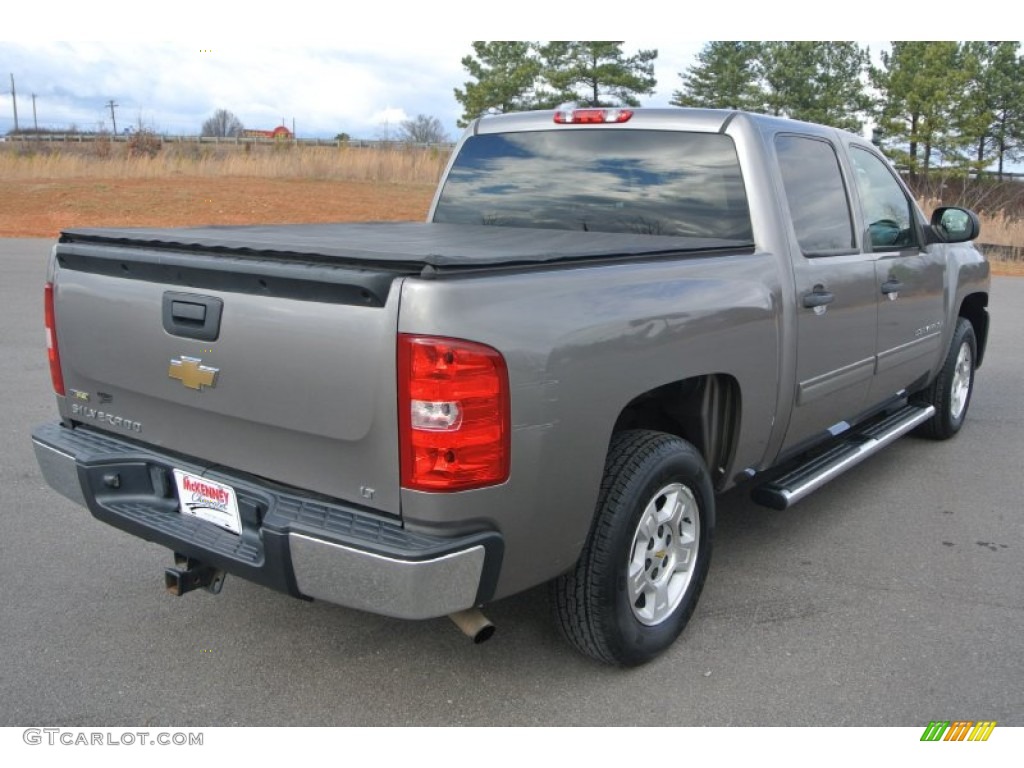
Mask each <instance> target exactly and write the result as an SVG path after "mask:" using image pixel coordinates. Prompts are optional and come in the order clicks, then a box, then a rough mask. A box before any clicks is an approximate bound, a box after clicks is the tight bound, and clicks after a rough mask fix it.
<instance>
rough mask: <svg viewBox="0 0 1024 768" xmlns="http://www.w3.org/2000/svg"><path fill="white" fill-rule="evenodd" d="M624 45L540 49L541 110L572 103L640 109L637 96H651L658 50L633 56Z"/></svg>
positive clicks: (561, 44)
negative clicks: (543, 89) (623, 49)
mask: <svg viewBox="0 0 1024 768" xmlns="http://www.w3.org/2000/svg"><path fill="white" fill-rule="evenodd" d="M622 43H623V41H621V40H617V41H604V40H562V41H552V42H549V43H548V44H547V45H544V46H542V47H541V48H540V57H541V60H542V61H543V77H544V80H545V81H546V83H547V86H548V88H549V90H548V91H546V92H544V93H543V95H542V98H541V104H542V105H543V106H548V107H552V106H556V105H557V104H559V103H561V102H565V101H575V102H578V103H579V104H581V105H586V106H592V107H615V106H631V107H638V106H640V99H639V96H642V95H650V94H652V93H654V86H655V85H656V84H657V81H656V80H655V78H654V60H655V59H656V58H657V57H658V52H657V50H641V51H638V52H637V53H636V54H634V55H633V56H626V55H625V54H624V53H623V51H622Z"/></svg>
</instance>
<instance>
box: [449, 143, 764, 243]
mask: <svg viewBox="0 0 1024 768" xmlns="http://www.w3.org/2000/svg"><path fill="white" fill-rule="evenodd" d="M434 221H436V222H446V223H454V224H486V225H493V226H504V227H539V228H542V229H572V230H583V231H592V232H619V233H633V234H648V235H673V236H693V237H715V238H723V239H728V240H738V241H742V242H744V243H749V242H751V241H752V240H753V234H752V232H751V227H750V212H749V209H748V206H747V196H746V192H745V190H744V188H743V179H742V177H741V175H740V169H739V162H738V160H737V158H736V149H735V147H734V146H733V143H732V139H730V138H729V137H728V136H723V135H721V134H703V133H682V132H668V131H642V130H608V129H595V130H587V129H582V130H580V129H577V130H552V131H535V132H529V133H509V134H485V135H480V136H473V137H471V138H470V139H468V140H467V141H466V143H465V144H463V146H462V150H461V151H460V152H459V155H458V157H457V158H456V161H455V165H454V166H453V167H452V170H451V172H450V173H449V175H448V179H447V181H446V183H445V186H444V190H443V191H442V193H441V197H440V199H439V201H438V204H437V208H436V210H435V212H434Z"/></svg>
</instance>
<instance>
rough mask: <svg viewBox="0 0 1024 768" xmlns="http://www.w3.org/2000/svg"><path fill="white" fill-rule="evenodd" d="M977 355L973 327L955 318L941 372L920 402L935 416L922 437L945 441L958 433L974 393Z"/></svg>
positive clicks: (968, 322) (927, 423)
mask: <svg viewBox="0 0 1024 768" xmlns="http://www.w3.org/2000/svg"><path fill="white" fill-rule="evenodd" d="M977 353H978V342H977V340H976V339H975V336H974V326H972V325H971V323H970V321H969V320H967V319H966V318H963V317H960V318H957V323H956V328H955V329H954V330H953V340H952V342H951V343H950V346H949V352H948V353H947V354H946V360H945V361H944V363H943V365H942V370H940V371H939V375H938V376H936V378H935V381H934V382H932V385H931V386H930V387H928V388H927V389H926V390H924V392H923V393H922V397H921V398H920V400H921V401H922V402H925V403H927V404H929V405H934V406H935V415H934V416H932V418H931V419H930V420H929V421H927V422H925V423H924V424H922V425H921V427H920V430H919V432H920V434H921V435H923V436H925V437H931V438H934V439H936V440H946V439H948V438H950V437H952V436H953V435H955V434H956V433H957V432H959V431H960V427H961V426H963V423H964V419H965V418H966V417H967V407H968V406H969V405H970V403H971V393H972V392H973V391H974V365H975V360H977Z"/></svg>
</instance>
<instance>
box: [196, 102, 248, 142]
mask: <svg viewBox="0 0 1024 768" xmlns="http://www.w3.org/2000/svg"><path fill="white" fill-rule="evenodd" d="M243 130H244V128H243V127H242V121H241V120H239V119H238V118H237V117H235V115H234V113H232V112H229V111H228V110H226V109H218V110H217V111H216V112H214V113H213V117H210V118H208V119H207V120H205V121H204V122H203V129H202V131H200V134H199V135H200V136H217V137H221V138H223V137H226V136H241V135H242V131H243Z"/></svg>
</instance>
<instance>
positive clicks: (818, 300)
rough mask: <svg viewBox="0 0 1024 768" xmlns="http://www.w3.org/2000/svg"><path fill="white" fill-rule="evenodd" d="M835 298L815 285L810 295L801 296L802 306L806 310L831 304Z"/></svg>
mask: <svg viewBox="0 0 1024 768" xmlns="http://www.w3.org/2000/svg"><path fill="white" fill-rule="evenodd" d="M835 299H836V296H835V294H834V293H832V292H831V291H826V290H825V286H823V285H816V286H814V290H813V291H811V292H810V293H805V294H804V296H803V302H804V306H805V307H807V308H808V309H814V307H824V306H825V305H826V304H831V303H832V302H833V301H835Z"/></svg>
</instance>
